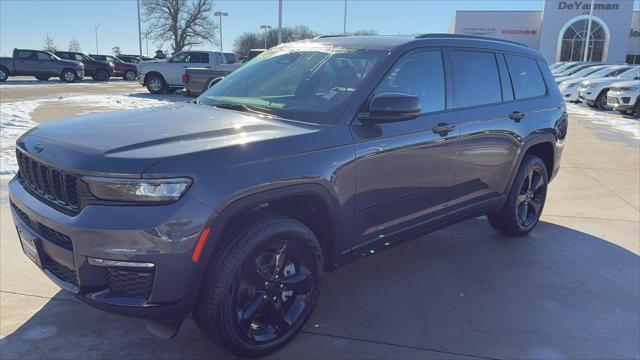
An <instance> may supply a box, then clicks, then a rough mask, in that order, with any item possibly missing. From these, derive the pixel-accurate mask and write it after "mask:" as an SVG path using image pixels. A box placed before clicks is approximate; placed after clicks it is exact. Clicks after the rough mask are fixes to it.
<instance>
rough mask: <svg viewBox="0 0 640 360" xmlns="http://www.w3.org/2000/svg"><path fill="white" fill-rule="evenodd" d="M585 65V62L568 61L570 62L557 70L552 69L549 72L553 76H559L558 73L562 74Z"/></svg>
mask: <svg viewBox="0 0 640 360" xmlns="http://www.w3.org/2000/svg"><path fill="white" fill-rule="evenodd" d="M585 63H586V61H570V62H567V63H565V64H564V65H560V66H558V67H557V68H555V69H553V70H552V71H551V73H552V74H553V75H554V76H555V75H557V74H560V73H562V72H564V71H567V70H570V69H571V68H573V67H576V66H580V65H582V64H585Z"/></svg>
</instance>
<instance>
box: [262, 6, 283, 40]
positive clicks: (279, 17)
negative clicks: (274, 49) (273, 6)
mask: <svg viewBox="0 0 640 360" xmlns="http://www.w3.org/2000/svg"><path fill="white" fill-rule="evenodd" d="M280 44H282V0H278V45H280ZM265 47H266V46H265Z"/></svg>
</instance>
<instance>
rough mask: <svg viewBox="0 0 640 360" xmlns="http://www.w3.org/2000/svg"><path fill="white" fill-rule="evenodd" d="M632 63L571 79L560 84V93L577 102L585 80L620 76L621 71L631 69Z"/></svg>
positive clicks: (609, 67) (567, 99) (613, 66)
mask: <svg viewBox="0 0 640 360" xmlns="http://www.w3.org/2000/svg"><path fill="white" fill-rule="evenodd" d="M631 67H632V65H611V66H608V67H605V68H602V69H600V70H598V71H596V72H594V73H591V74H589V75H587V76H585V77H583V78H576V79H569V80H565V81H563V82H561V83H560V84H558V87H559V89H560V93H562V97H563V98H564V99H565V101H571V102H577V101H578V88H579V86H580V83H581V82H583V81H585V80H590V79H599V78H608V77H614V76H618V75H620V74H621V73H623V72H625V71H627V70H629V69H630V68H631Z"/></svg>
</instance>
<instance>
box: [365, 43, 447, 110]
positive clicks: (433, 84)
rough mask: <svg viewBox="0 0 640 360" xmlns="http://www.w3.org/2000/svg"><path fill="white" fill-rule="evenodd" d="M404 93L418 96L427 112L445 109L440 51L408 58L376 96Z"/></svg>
mask: <svg viewBox="0 0 640 360" xmlns="http://www.w3.org/2000/svg"><path fill="white" fill-rule="evenodd" d="M387 91H392V92H403V93H409V94H413V95H417V96H418V97H419V98H420V108H421V109H422V112H423V113H428V112H434V111H441V110H444V104H445V92H444V69H443V66H442V54H441V52H440V51H420V52H416V53H412V54H409V55H406V56H404V57H403V58H402V59H400V61H399V62H398V64H396V66H395V67H394V68H393V70H392V71H391V73H389V76H387V78H386V79H384V81H383V82H382V83H381V84H380V85H379V86H378V89H377V90H376V93H381V92H387Z"/></svg>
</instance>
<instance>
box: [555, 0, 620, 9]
mask: <svg viewBox="0 0 640 360" xmlns="http://www.w3.org/2000/svg"><path fill="white" fill-rule="evenodd" d="M619 7H620V6H619V5H618V4H593V10H618V8H619ZM558 10H583V11H589V10H591V2H590V1H559V2H558Z"/></svg>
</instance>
